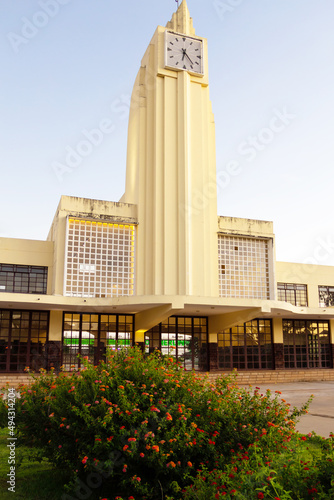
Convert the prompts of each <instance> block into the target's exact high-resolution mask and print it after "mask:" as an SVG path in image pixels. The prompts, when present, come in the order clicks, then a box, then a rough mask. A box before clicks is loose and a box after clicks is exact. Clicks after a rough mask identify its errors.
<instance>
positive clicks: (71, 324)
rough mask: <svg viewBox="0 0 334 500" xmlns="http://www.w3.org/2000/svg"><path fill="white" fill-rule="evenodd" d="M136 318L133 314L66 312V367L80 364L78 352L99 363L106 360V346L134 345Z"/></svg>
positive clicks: (64, 343) (64, 328)
mask: <svg viewBox="0 0 334 500" xmlns="http://www.w3.org/2000/svg"><path fill="white" fill-rule="evenodd" d="M133 318H134V317H133V315H119V314H87V313H86V314H84V313H64V318H63V361H62V364H63V366H64V370H65V371H69V370H70V369H73V368H74V369H75V370H77V369H79V368H80V364H81V361H80V359H79V358H78V355H80V356H86V357H87V358H88V359H89V360H90V361H91V362H92V363H94V365H97V364H98V363H99V362H100V361H101V360H105V357H106V352H107V350H114V349H123V348H126V347H129V346H131V345H132V344H133V322H134V319H133Z"/></svg>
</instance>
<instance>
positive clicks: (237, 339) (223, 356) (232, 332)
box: [218, 319, 273, 370]
mask: <svg viewBox="0 0 334 500" xmlns="http://www.w3.org/2000/svg"><path fill="white" fill-rule="evenodd" d="M218 368H219V369H220V370H232V369H233V368H237V369H238V370H260V369H262V370H263V369H266V370H272V369H273V339H272V326H271V320H269V319H254V320H252V321H248V322H247V323H244V324H241V325H236V326H234V327H232V328H229V329H228V330H225V331H224V332H220V333H218Z"/></svg>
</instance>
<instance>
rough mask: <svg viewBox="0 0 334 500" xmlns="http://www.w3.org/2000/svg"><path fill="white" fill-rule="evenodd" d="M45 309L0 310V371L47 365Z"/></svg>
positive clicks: (37, 367) (38, 367) (47, 314)
mask: <svg viewBox="0 0 334 500" xmlns="http://www.w3.org/2000/svg"><path fill="white" fill-rule="evenodd" d="M48 330H49V313H48V312H45V311H43V312H42V311H40V312H35V311H12V310H11V311H7V310H0V371H8V372H22V371H24V369H25V368H26V367H29V368H30V369H31V370H32V371H36V372H38V371H39V370H40V369H41V368H47V352H46V349H45V348H46V345H47V341H48Z"/></svg>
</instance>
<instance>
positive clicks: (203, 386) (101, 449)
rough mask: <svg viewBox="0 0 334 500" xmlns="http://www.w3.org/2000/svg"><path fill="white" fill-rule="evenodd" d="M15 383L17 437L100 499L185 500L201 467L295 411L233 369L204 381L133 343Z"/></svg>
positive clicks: (268, 432) (275, 441) (278, 436)
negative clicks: (77, 367) (80, 365)
mask: <svg viewBox="0 0 334 500" xmlns="http://www.w3.org/2000/svg"><path fill="white" fill-rule="evenodd" d="M20 390H21V398H20V399H17V402H16V406H17V407H16V425H17V429H18V430H19V436H20V440H21V442H22V443H24V444H25V445H28V446H33V447H36V448H38V449H41V450H42V452H43V455H44V456H45V457H46V458H48V459H49V460H50V461H51V462H52V463H53V464H54V465H55V466H56V467H59V468H66V469H68V470H70V471H71V473H72V478H73V483H72V485H71V487H72V489H73V484H74V481H76V484H77V485H78V484H80V485H81V486H80V487H81V488H83V490H85V489H86V490H87V489H88V490H91V491H94V492H95V493H96V492H98V493H100V494H103V495H104V497H105V498H106V497H107V498H108V499H114V498H115V497H117V496H119V497H122V496H124V498H128V497H129V496H134V497H135V498H136V500H137V499H138V498H142V499H144V498H146V499H147V500H148V499H155V498H162V495H164V498H168V497H167V496H168V495H169V496H170V498H172V499H178V498H183V495H184V491H185V488H186V486H187V485H190V484H191V483H193V481H194V480H195V478H196V476H197V474H198V472H197V471H198V470H199V469H200V468H201V467H203V466H206V467H207V468H208V469H209V470H212V469H213V468H214V467H215V466H219V468H224V467H227V466H229V463H230V460H231V457H233V456H234V455H235V453H237V452H242V451H243V450H246V449H247V448H248V447H249V445H252V444H256V443H259V444H260V445H261V449H262V450H264V451H265V450H268V451H270V450H274V449H278V448H279V447H280V446H281V445H282V443H284V441H286V440H289V439H291V436H292V435H293V429H294V425H295V421H296V418H297V417H298V415H299V414H300V412H298V411H297V410H295V411H294V412H293V413H292V414H291V415H289V406H288V405H287V404H286V403H285V402H283V401H281V400H280V399H279V394H278V393H277V394H275V396H274V397H272V395H271V394H270V392H269V391H267V393H266V394H265V395H261V394H259V392H258V390H255V392H254V393H253V392H252V391H247V390H245V389H240V388H238V387H237V386H236V384H235V379H234V378H233V377H230V378H220V379H219V380H218V381H217V383H216V384H215V385H214V384H210V383H209V382H208V381H207V380H206V379H205V377H203V376H202V375H198V374H196V373H194V372H186V371H184V370H183V369H181V368H180V366H178V365H177V364H176V363H175V361H174V358H173V357H162V356H161V354H160V353H159V352H157V353H155V354H154V355H150V356H147V357H146V356H144V355H143V353H142V352H141V351H140V350H139V349H138V348H133V349H129V350H128V351H119V352H118V351H115V352H114V353H113V354H112V355H111V356H110V357H109V359H108V362H107V363H106V364H104V363H101V364H100V365H98V366H97V367H94V366H92V365H90V364H89V363H88V361H87V360H84V369H83V370H81V371H80V372H72V373H61V374H60V375H59V376H56V375H55V374H54V373H52V372H51V373H49V374H43V375H42V376H41V377H40V378H38V380H36V381H35V382H34V383H33V384H32V385H31V386H30V387H27V386H24V387H21V389H20ZM3 405H4V403H3ZM305 407H306V405H305ZM304 409H305V408H304ZM301 411H304V410H301ZM78 481H79V483H78ZM77 487H78V486H77ZM166 495H167V496H166ZM64 498H65V497H64ZM67 498H73V497H71V496H69V497H67Z"/></svg>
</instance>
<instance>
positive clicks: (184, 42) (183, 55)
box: [165, 31, 203, 76]
mask: <svg viewBox="0 0 334 500" xmlns="http://www.w3.org/2000/svg"><path fill="white" fill-rule="evenodd" d="M165 51H166V52H165V65H166V67H168V68H172V69H177V70H180V71H189V72H190V73H194V74H196V75H200V76H202V75H203V42H202V40H199V39H198V38H191V37H189V36H184V35H180V34H177V33H172V32H171V31H166V40H165Z"/></svg>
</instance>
